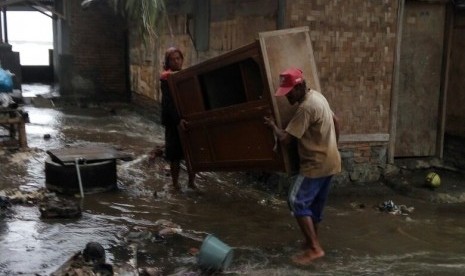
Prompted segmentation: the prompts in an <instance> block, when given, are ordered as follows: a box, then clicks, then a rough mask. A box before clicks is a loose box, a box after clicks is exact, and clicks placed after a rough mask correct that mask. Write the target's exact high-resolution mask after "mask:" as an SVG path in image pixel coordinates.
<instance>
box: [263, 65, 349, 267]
mask: <svg viewBox="0 0 465 276" xmlns="http://www.w3.org/2000/svg"><path fill="white" fill-rule="evenodd" d="M275 96H286V98H287V100H288V101H289V103H290V104H291V105H294V104H296V103H297V104H298V107H297V110H296V112H295V114H294V116H293V117H292V119H291V121H290V122H289V124H288V125H287V126H286V128H285V129H281V128H279V127H278V126H277V125H276V123H275V121H274V120H273V119H272V118H268V117H266V118H265V124H267V125H269V126H270V127H271V128H272V129H273V131H274V133H275V134H276V136H277V137H278V139H279V141H280V142H281V143H283V144H288V143H290V142H291V141H292V139H297V141H298V153H299V157H300V169H299V175H298V176H297V178H296V180H295V182H294V183H293V185H292V186H291V187H290V190H289V195H288V203H289V207H290V209H291V211H292V213H293V215H294V217H295V218H296V220H297V223H298V224H299V226H300V229H301V231H302V233H303V235H304V237H305V242H304V248H303V252H301V253H300V254H297V255H295V256H293V257H292V260H293V261H294V262H295V263H298V264H303V265H306V264H309V263H311V262H312V261H313V260H315V259H318V258H321V257H323V256H324V255H325V252H324V251H323V248H322V247H321V245H320V242H319V241H318V236H317V228H318V227H317V226H318V223H319V222H320V221H321V219H322V213H323V208H324V206H325V203H326V198H327V196H328V192H329V187H330V182H331V178H332V176H333V175H335V174H337V173H339V172H340V171H341V157H340V155H339V150H338V147H337V142H338V140H339V123H338V119H337V117H336V116H335V114H334V112H333V111H332V110H331V108H330V106H329V104H328V101H327V100H326V98H325V97H324V96H323V95H322V94H321V93H320V92H318V91H315V90H311V89H307V85H306V82H305V79H304V77H303V75H302V70H300V69H297V68H290V69H288V70H286V71H284V72H283V73H281V74H280V75H279V88H278V90H277V91H276V94H275Z"/></svg>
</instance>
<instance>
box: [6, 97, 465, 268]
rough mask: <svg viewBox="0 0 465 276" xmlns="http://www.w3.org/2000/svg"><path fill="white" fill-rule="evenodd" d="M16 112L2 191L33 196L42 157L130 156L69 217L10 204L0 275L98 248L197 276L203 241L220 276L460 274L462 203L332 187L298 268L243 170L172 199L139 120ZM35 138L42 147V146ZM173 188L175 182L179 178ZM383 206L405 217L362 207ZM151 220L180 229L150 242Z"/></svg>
mask: <svg viewBox="0 0 465 276" xmlns="http://www.w3.org/2000/svg"><path fill="white" fill-rule="evenodd" d="M27 111H28V112H29V115H30V119H31V122H30V123H29V124H28V125H27V135H28V143H29V147H30V149H29V150H27V151H6V150H3V151H2V150H0V173H1V174H0V189H2V190H4V189H11V188H20V189H21V190H22V191H35V190H38V189H40V188H42V187H44V186H45V184H44V182H45V176H44V160H45V159H46V158H47V157H48V155H47V154H46V152H45V151H46V150H48V149H55V148H62V147H64V146H66V145H85V144H104V145H112V146H115V147H117V148H120V149H123V150H125V151H127V152H130V153H132V154H133V156H134V160H132V161H127V162H124V161H118V190H117V191H113V192H107V193H100V194H92V195H86V196H85V198H84V199H83V200H82V202H81V204H82V207H83V215H82V217H81V218H79V219H73V220H43V219H40V212H39V210H38V208H37V205H35V204H30V205H13V206H12V207H11V212H10V213H9V214H8V215H5V216H3V217H2V218H1V220H0V275H48V274H50V273H51V272H53V271H55V270H56V269H57V268H58V267H59V266H60V265H61V264H62V263H64V262H65V261H66V260H67V259H68V258H69V257H70V256H71V255H72V254H74V253H75V252H76V251H79V250H82V249H83V248H84V246H85V244H86V243H87V242H89V241H97V242H100V243H101V244H102V245H103V246H104V247H105V249H106V251H107V260H108V262H109V263H112V264H114V265H120V264H122V263H128V262H129V263H136V264H137V266H138V267H157V268H159V269H161V270H162V274H163V275H200V270H199V269H198V267H197V264H196V258H195V256H192V255H191V254H189V252H190V250H191V248H199V247H200V244H201V242H202V240H203V238H204V237H205V236H206V234H208V233H212V234H214V235H215V236H217V237H218V238H219V239H221V240H222V241H224V242H225V243H227V244H228V245H230V246H232V247H233V248H234V254H235V255H234V259H233V262H232V264H231V266H230V267H229V268H228V270H227V271H225V272H223V274H232V275H463V274H464V273H465V246H464V241H465V220H464V219H463V215H464V214H465V206H464V204H454V205H452V204H447V205H446V204H442V205H439V204H430V203H428V202H424V201H420V200H415V199H411V198H406V197H402V196H400V195H396V194H394V193H391V192H389V191H388V190H383V189H382V190H383V193H378V194H371V193H363V192H361V193H349V194H348V193H343V192H338V191H337V190H334V192H333V194H332V195H331V196H330V200H329V202H328V206H327V209H326V212H325V220H324V221H323V223H322V224H321V227H320V239H321V243H322V245H323V247H324V248H325V250H326V256H325V257H324V258H323V259H321V260H318V261H316V262H315V263H314V264H312V265H310V266H308V267H300V266H295V265H293V264H292V263H291V262H290V260H289V257H290V256H291V255H292V254H293V253H295V252H296V251H297V250H298V248H299V244H300V243H301V235H300V232H299V230H298V228H297V225H296V224H295V221H294V219H293V218H292V217H291V216H290V214H289V211H288V209H287V205H286V202H285V198H284V197H283V196H280V195H273V194H270V193H267V192H264V191H263V190H262V189H257V188H254V187H256V186H257V185H255V184H257V183H255V182H254V181H253V180H251V178H250V177H245V174H244V173H202V174H201V175H200V177H199V179H198V182H197V183H198V185H199V187H200V188H201V190H202V193H201V194H196V193H193V192H189V191H187V192H186V193H184V194H173V193H171V192H170V189H169V188H170V178H169V176H167V175H166V169H165V166H166V164H165V163H164V162H163V161H162V160H160V159H159V160H157V161H156V162H155V163H150V162H149V161H148V152H149V151H150V150H151V149H152V148H153V147H154V146H155V145H159V144H162V143H163V142H162V141H163V129H162V128H161V127H160V126H159V125H157V124H156V123H154V122H153V121H151V120H148V119H147V118H146V117H145V116H140V115H139V114H138V113H136V112H134V111H132V110H131V109H130V108H127V107H125V106H113V107H112V108H109V107H89V108H84V109H81V108H67V109H61V108H36V107H27ZM113 111H116V112H113ZM149 117H150V116H149ZM44 134H50V135H51V139H49V140H45V139H43V135H44ZM181 181H182V183H186V178H185V171H182V172H181ZM359 188H360V189H364V187H363V186H361V187H359ZM155 192H156V193H157V194H158V196H157V197H155V196H154V193H155ZM386 200H393V201H394V202H395V203H397V204H404V205H407V206H413V207H415V211H414V212H413V213H412V214H411V215H409V216H401V215H392V214H388V213H382V212H379V211H378V210H377V209H376V208H374V206H377V205H378V204H379V203H381V202H384V201H386ZM361 207H364V208H361ZM160 219H165V220H169V221H172V222H174V223H176V224H178V225H179V226H180V227H181V228H182V232H181V233H180V234H175V235H173V236H169V237H166V238H165V239H164V240H159V239H155V238H153V237H155V236H154V234H155V233H156V229H157V221H159V220H160ZM134 233H136V234H137V235H138V236H139V237H138V238H134ZM150 235H151V236H150ZM131 237H132V238H131ZM144 237H145V238H144ZM150 237H152V238H150ZM134 252H136V254H134Z"/></svg>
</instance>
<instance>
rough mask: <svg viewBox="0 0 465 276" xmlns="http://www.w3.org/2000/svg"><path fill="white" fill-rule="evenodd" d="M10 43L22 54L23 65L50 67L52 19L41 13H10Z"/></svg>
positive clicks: (8, 23) (8, 25)
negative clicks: (49, 53) (49, 52)
mask: <svg viewBox="0 0 465 276" xmlns="http://www.w3.org/2000/svg"><path fill="white" fill-rule="evenodd" d="M7 27H8V42H9V43H10V44H11V45H12V47H13V51H15V52H20V62H21V65H48V63H49V58H48V50H49V49H53V30H52V19H51V18H50V17H48V16H46V15H44V14H42V13H40V12H32V11H29V12H26V11H8V12H7Z"/></svg>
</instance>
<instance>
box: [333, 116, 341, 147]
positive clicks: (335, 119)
mask: <svg viewBox="0 0 465 276" xmlns="http://www.w3.org/2000/svg"><path fill="white" fill-rule="evenodd" d="M333 122H334V129H335V131H336V142H339V122H340V121H339V118H338V117H337V116H336V114H334V113H333Z"/></svg>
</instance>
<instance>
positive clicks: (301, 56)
mask: <svg viewBox="0 0 465 276" xmlns="http://www.w3.org/2000/svg"><path fill="white" fill-rule="evenodd" d="M259 40H260V46H261V49H262V54H263V61H264V66H265V70H266V74H267V80H268V86H269V87H270V90H269V91H270V93H271V95H270V97H271V100H272V104H273V112H274V116H275V119H276V122H277V124H278V126H280V127H282V128H285V127H286V126H287V124H288V123H289V121H290V120H291V118H292V116H293V114H294V112H295V109H296V108H297V106H296V105H294V106H291V105H290V104H289V102H288V101H287V99H286V97H275V96H274V93H275V91H276V89H277V88H278V86H279V74H280V73H281V72H283V71H284V70H286V69H288V68H290V67H296V68H300V69H301V70H302V71H303V75H304V77H305V80H306V82H307V87H309V88H312V89H315V90H318V91H321V89H320V81H319V79H318V74H317V70H316V65H315V58H314V56H313V48H312V44H311V41H310V34H309V29H308V27H299V28H291V29H284V30H278V31H270V32H262V33H260V34H259ZM280 150H281V152H282V154H283V158H284V163H285V168H286V171H287V172H288V173H290V174H292V173H295V172H296V171H297V170H298V160H299V159H298V155H297V149H296V146H295V144H291V145H288V146H282V147H280Z"/></svg>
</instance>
